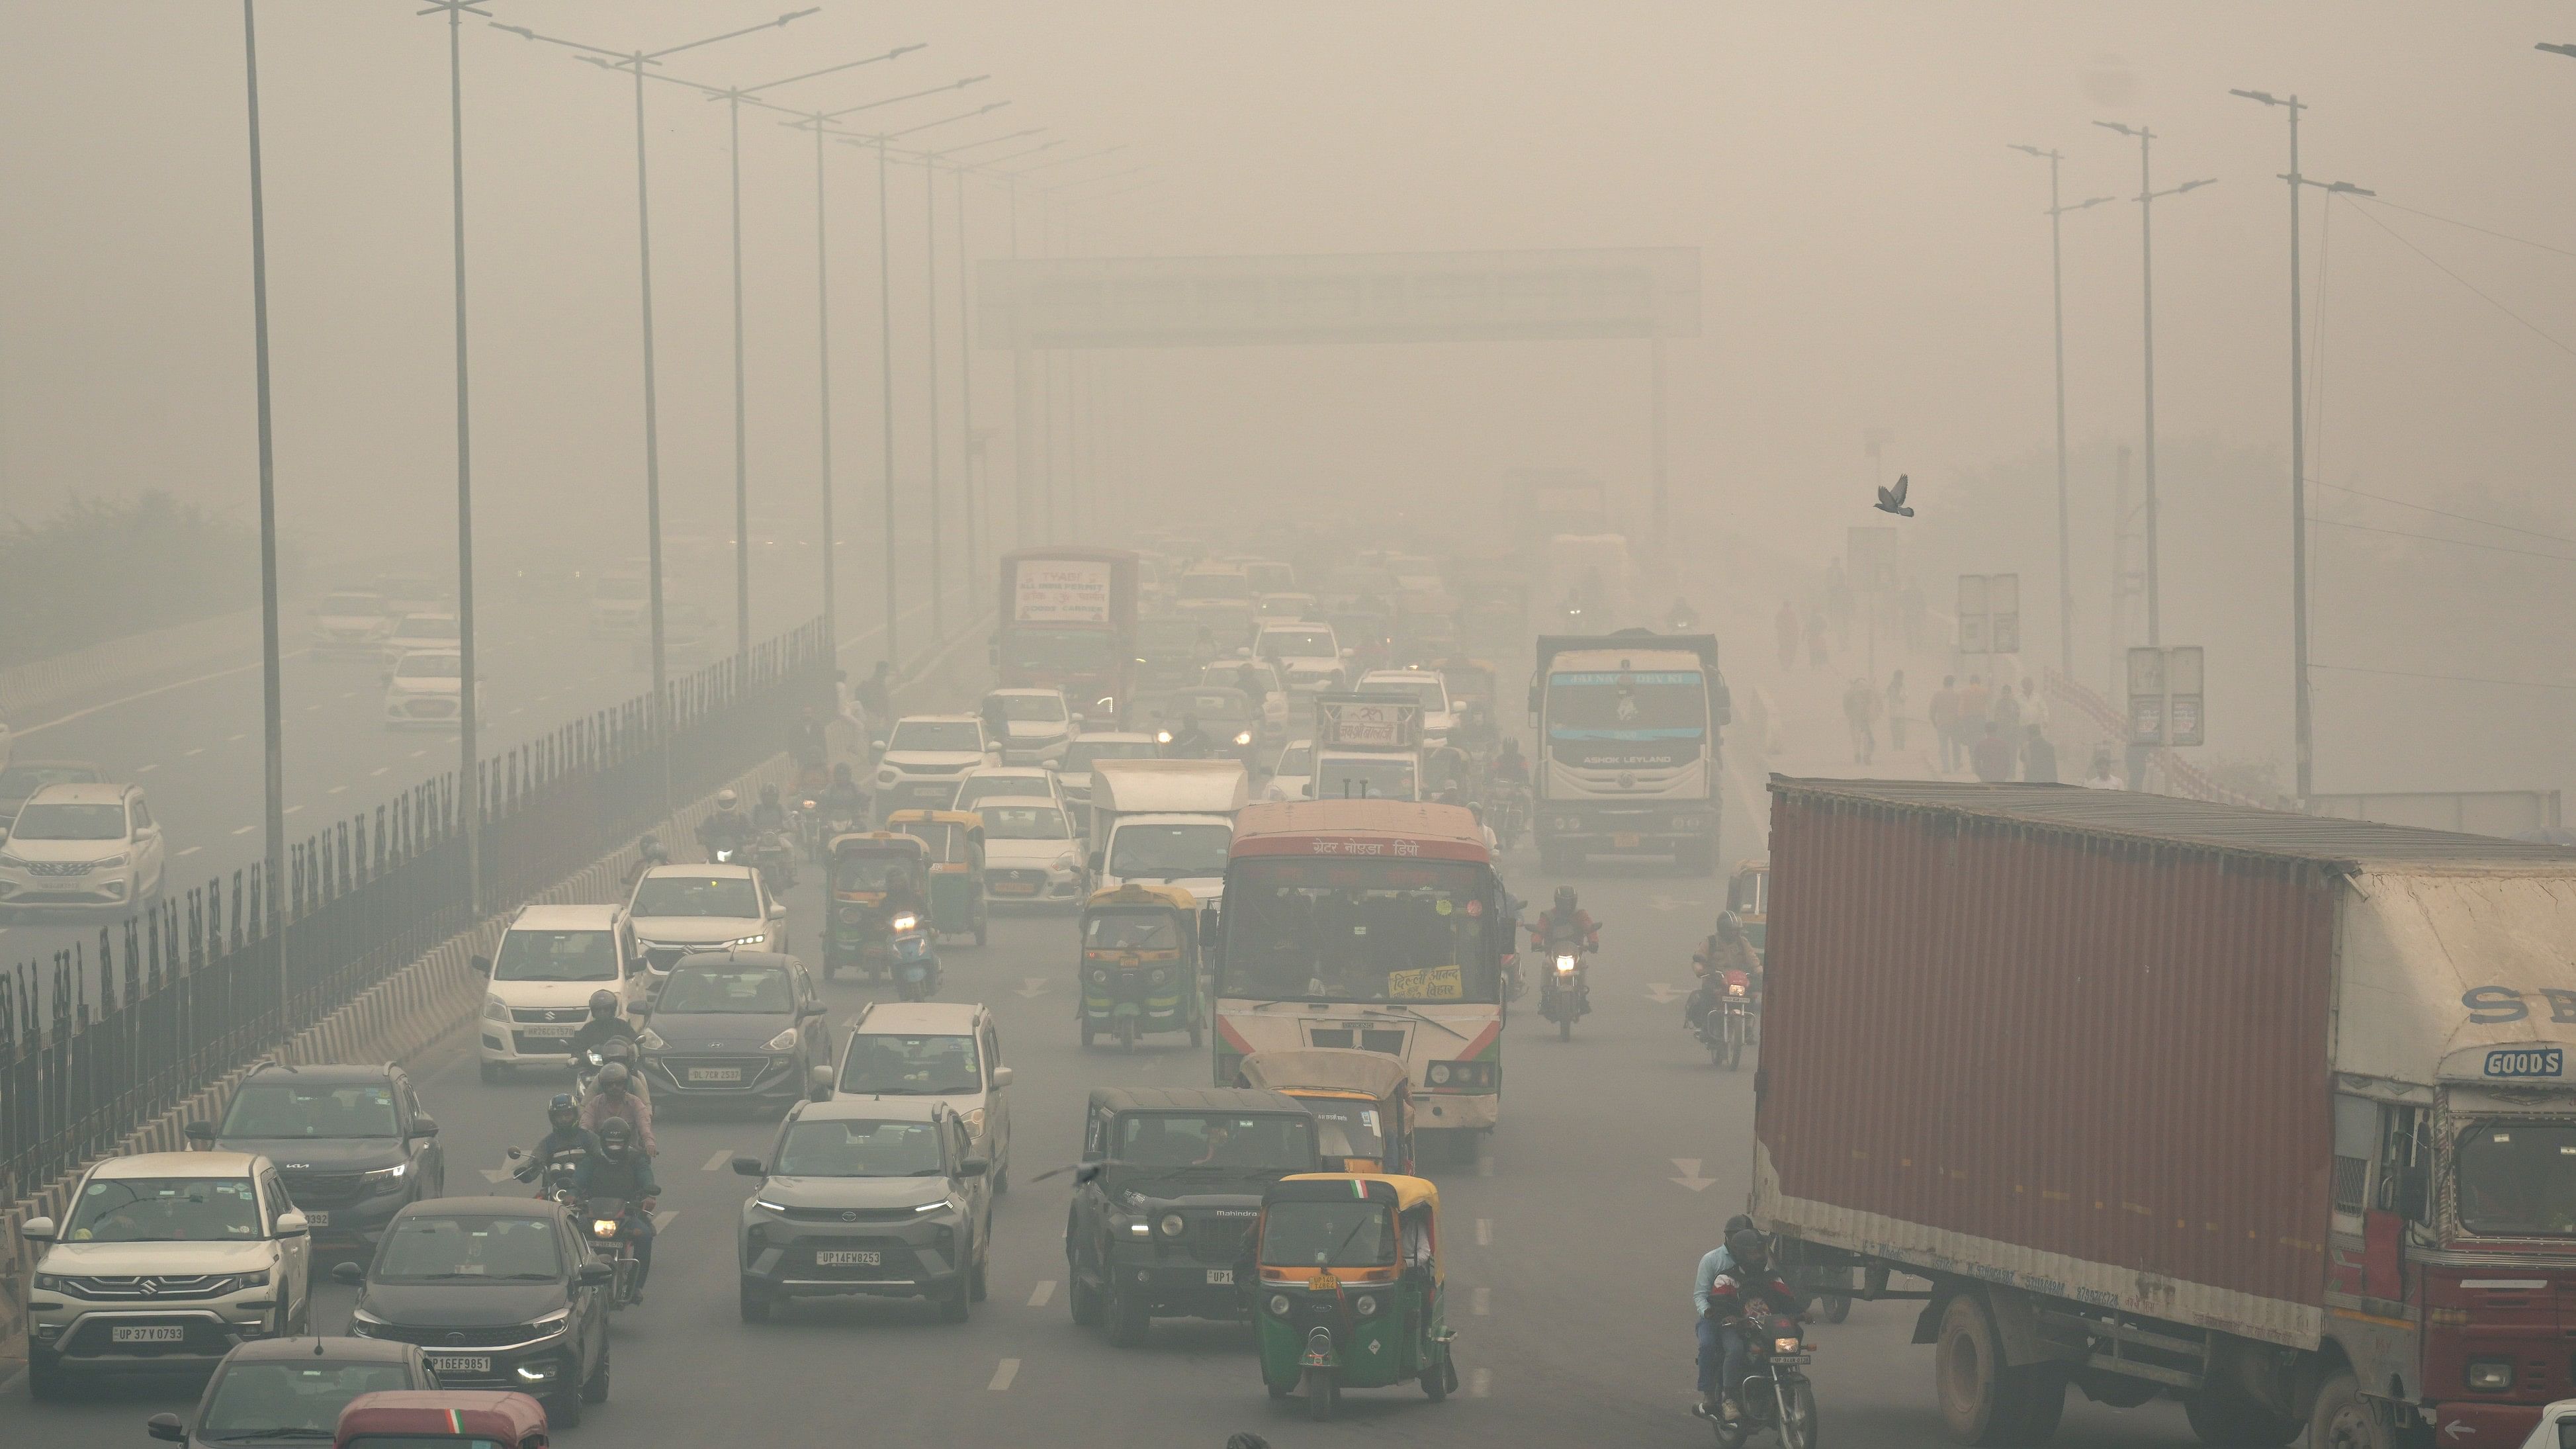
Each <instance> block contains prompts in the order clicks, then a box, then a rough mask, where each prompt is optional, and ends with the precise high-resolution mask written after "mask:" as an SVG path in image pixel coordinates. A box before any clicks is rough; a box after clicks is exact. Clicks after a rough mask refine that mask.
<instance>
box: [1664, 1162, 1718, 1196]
mask: <svg viewBox="0 0 2576 1449" xmlns="http://www.w3.org/2000/svg"><path fill="white" fill-rule="evenodd" d="M1669 1160H1670V1161H1671V1162H1672V1164H1673V1166H1675V1167H1678V1168H1680V1169H1681V1170H1682V1175H1681V1176H1679V1177H1676V1178H1672V1179H1669V1180H1670V1181H1673V1182H1678V1183H1680V1184H1681V1185H1682V1186H1684V1187H1686V1188H1689V1189H1690V1190H1691V1191H1693V1192H1706V1191H1707V1190H1708V1185H1709V1184H1710V1183H1713V1182H1715V1181H1717V1179H1716V1178H1713V1177H1702V1176H1700V1175H1699V1163H1700V1160H1699V1159H1698V1158H1696V1157H1675V1158H1672V1159H1669Z"/></svg>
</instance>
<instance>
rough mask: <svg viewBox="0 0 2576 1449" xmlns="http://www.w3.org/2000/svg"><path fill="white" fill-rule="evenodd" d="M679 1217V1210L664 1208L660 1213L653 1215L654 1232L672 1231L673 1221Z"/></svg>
mask: <svg viewBox="0 0 2576 1449" xmlns="http://www.w3.org/2000/svg"><path fill="white" fill-rule="evenodd" d="M679 1215H680V1210H679V1209H678V1208H664V1209H662V1210H661V1211H660V1212H658V1213H655V1214H653V1231H655V1232H657V1233H667V1232H669V1231H670V1230H671V1219H673V1218H676V1217H678V1216H679Z"/></svg>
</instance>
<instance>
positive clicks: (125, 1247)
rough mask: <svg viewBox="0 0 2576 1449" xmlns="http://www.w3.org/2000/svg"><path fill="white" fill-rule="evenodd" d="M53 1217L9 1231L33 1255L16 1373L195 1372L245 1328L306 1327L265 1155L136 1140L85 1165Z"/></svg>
mask: <svg viewBox="0 0 2576 1449" xmlns="http://www.w3.org/2000/svg"><path fill="white" fill-rule="evenodd" d="M70 1202H71V1206H70V1207H69V1209H68V1210H66V1212H65V1214H64V1217H63V1220H62V1222H61V1223H59V1224H57V1223H56V1222H55V1221H54V1220H53V1219H51V1218H30V1219H28V1220H27V1221H26V1223H24V1224H23V1225H21V1226H20V1227H19V1229H18V1236H19V1237H21V1238H23V1239H25V1240H26V1241H27V1243H28V1244H29V1246H31V1247H33V1248H34V1249H35V1250H36V1252H37V1254H38V1256H37V1259H36V1271H35V1276H34V1277H33V1278H32V1279H31V1280H29V1285H28V1295H27V1384H28V1388H29V1390H30V1391H31V1392H33V1393H34V1394H35V1396H36V1397H37V1398H39V1399H51V1398H54V1397H57V1396H58V1395H60V1394H61V1393H63V1392H64V1390H65V1389H66V1388H68V1387H69V1386H70V1385H71V1384H72V1383H73V1382H75V1381H78V1380H99V1379H121V1378H138V1377H151V1376H158V1375H165V1374H179V1373H189V1374H202V1373H207V1372H210V1371H212V1370H213V1369H214V1367H215V1366H216V1365H217V1364H219V1363H221V1362H222V1361H223V1358H224V1355H225V1354H228V1353H230V1352H232V1351H233V1349H234V1348H235V1347H237V1346H238V1345H240V1344H243V1343H247V1342H249V1341H251V1340H253V1339H260V1338H277V1337H281V1336H283V1335H286V1334H290V1333H303V1332H306V1331H307V1330H308V1329H309V1327H310V1326H311V1323H312V1319H313V1287H312V1271H311V1270H312V1261H313V1260H312V1244H311V1243H310V1242H309V1241H307V1240H306V1237H305V1231H306V1229H305V1224H304V1214H302V1213H300V1212H297V1211H296V1210H295V1205H294V1203H293V1202H292V1201H290V1200H289V1199H288V1197H287V1195H286V1184H285V1182H284V1181H282V1180H281V1179H280V1178H279V1177H278V1174H277V1168H276V1166H275V1165H274V1164H272V1163H271V1162H270V1161H269V1160H268V1159H267V1158H265V1157H262V1156H260V1155H258V1154H256V1153H250V1152H146V1153H138V1154H136V1155H135V1156H132V1157H110V1158H107V1159H104V1160H103V1161H100V1162H99V1163H97V1164H95V1165H94V1166H92V1167H91V1168H90V1169H89V1171H88V1172H87V1173H86V1174H85V1175H84V1176H83V1177H82V1178H81V1181H80V1184H79V1186H77V1187H75V1188H74V1189H73V1190H72V1195H71V1199H70Z"/></svg>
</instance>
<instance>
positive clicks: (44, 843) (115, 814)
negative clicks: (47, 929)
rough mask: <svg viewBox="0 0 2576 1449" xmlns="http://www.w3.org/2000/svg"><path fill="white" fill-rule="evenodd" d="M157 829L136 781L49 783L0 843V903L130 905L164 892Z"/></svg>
mask: <svg viewBox="0 0 2576 1449" xmlns="http://www.w3.org/2000/svg"><path fill="white" fill-rule="evenodd" d="M168 864H169V860H168V855H167V847H166V846H165V845H164V844H163V842H162V839H161V827H160V825H159V824H158V823H157V822H155V821H154V820H153V818H152V807H151V806H149V805H146V804H145V803H144V802H143V791H142V790H141V789H140V788H138V787H136V786H133V785H47V786H45V787H44V788H43V789H40V790H38V791H37V792H36V793H35V794H33V795H31V796H29V797H27V803H26V804H24V805H21V806H19V807H18V816H17V818H16V819H15V820H12V821H11V822H9V839H8V841H7V843H6V844H0V906H8V907H22V906H74V907H78V906H103V907H106V908H108V909H110V910H127V909H132V908H133V907H135V906H137V905H140V904H142V903H143V902H146V901H150V900H152V899H154V898H156V897H158V896H159V895H160V894H161V885H162V878H163V875H164V872H165V871H166V869H167V867H168Z"/></svg>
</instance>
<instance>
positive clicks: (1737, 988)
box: [1691, 971, 1753, 1072]
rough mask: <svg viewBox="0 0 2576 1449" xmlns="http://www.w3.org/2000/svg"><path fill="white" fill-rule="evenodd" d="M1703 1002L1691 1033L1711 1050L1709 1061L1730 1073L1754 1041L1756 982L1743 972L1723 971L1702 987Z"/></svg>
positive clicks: (1700, 1003)
mask: <svg viewBox="0 0 2576 1449" xmlns="http://www.w3.org/2000/svg"><path fill="white" fill-rule="evenodd" d="M1701 991H1702V993H1703V1000H1702V1001H1700V1002H1699V1003H1696V1004H1697V1005H1698V1006H1699V1007H1700V1010H1699V1011H1698V1013H1697V1015H1696V1016H1695V1018H1694V1020H1693V1021H1692V1024H1691V1031H1692V1033H1693V1034H1694V1035H1696V1036H1697V1037H1698V1038H1699V1040H1700V1045H1702V1046H1705V1047H1707V1048H1708V1059H1709V1060H1710V1061H1712V1062H1715V1063H1716V1064H1717V1065H1719V1066H1721V1067H1724V1068H1725V1069H1726V1070H1728V1071H1730V1072H1731V1071H1734V1070H1735V1069H1736V1067H1737V1066H1738V1065H1739V1064H1741V1063H1742V1062H1743V1060H1744V1048H1745V1046H1746V1045H1747V1044H1748V1043H1750V1042H1751V1040H1752V1038H1753V978H1752V977H1751V976H1748V975H1746V974H1745V973H1744V972H1741V971H1721V972H1719V973H1718V974H1717V977H1716V978H1715V979H1714V980H1713V981H1710V982H1707V983H1704V984H1703V985H1702V987H1701Z"/></svg>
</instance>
